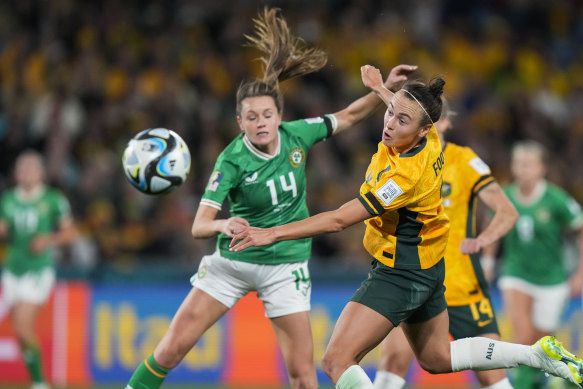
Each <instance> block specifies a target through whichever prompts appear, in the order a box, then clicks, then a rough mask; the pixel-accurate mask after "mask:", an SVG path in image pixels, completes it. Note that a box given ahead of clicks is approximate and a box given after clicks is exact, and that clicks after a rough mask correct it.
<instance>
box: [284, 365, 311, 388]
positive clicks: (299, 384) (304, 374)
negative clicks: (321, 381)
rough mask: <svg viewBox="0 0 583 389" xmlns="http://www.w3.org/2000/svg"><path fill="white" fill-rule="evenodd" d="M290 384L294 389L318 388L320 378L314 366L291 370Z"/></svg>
mask: <svg viewBox="0 0 583 389" xmlns="http://www.w3.org/2000/svg"><path fill="white" fill-rule="evenodd" d="M289 381H290V386H291V387H292V388H294V389H317V388H318V380H317V378H316V370H315V369H314V368H312V369H311V370H310V369H301V370H296V371H293V372H291V371H290V372H289Z"/></svg>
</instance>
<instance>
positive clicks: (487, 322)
mask: <svg viewBox="0 0 583 389" xmlns="http://www.w3.org/2000/svg"><path fill="white" fill-rule="evenodd" d="M447 312H448V315H449V333H450V334H451V335H452V337H453V338H454V339H462V338H468V337H472V336H483V334H499V333H500V331H499V330H498V323H497V321H496V315H495V314H494V309H493V307H492V303H491V300H490V299H489V298H487V297H484V298H482V299H481V300H479V301H476V302H473V303H470V304H467V305H459V306H448V307H447Z"/></svg>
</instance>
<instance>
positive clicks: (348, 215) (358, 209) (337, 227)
mask: <svg viewBox="0 0 583 389" xmlns="http://www.w3.org/2000/svg"><path fill="white" fill-rule="evenodd" d="M370 217H371V214H370V213H369V212H368V211H367V210H366V208H365V207H364V206H363V205H362V204H361V202H360V201H359V200H358V199H354V200H351V201H349V202H347V203H345V204H344V205H342V206H341V207H340V208H338V209H336V210H334V211H329V212H322V213H319V214H317V215H314V216H311V217H309V218H307V219H304V220H300V221H297V222H294V223H289V224H284V225H282V226H277V227H272V228H265V229H264V228H255V227H247V228H245V229H243V230H242V231H241V232H239V233H235V234H234V235H233V240H231V244H230V245H229V247H230V250H231V251H241V250H244V249H246V248H247V247H252V246H267V245H269V244H272V243H274V242H279V241H282V240H294V239H302V238H309V237H312V236H316V235H321V234H325V233H327V232H338V231H342V230H343V229H345V228H346V227H349V226H351V225H353V224H356V223H358V222H361V221H363V220H366V219H368V218H370Z"/></svg>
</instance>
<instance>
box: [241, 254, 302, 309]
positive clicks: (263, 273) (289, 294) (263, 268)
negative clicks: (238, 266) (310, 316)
mask: <svg viewBox="0 0 583 389" xmlns="http://www.w3.org/2000/svg"><path fill="white" fill-rule="evenodd" d="M248 265H249V266H251V272H252V274H253V280H254V282H253V283H254V285H255V287H256V289H257V297H258V298H259V299H260V300H261V301H262V302H263V306H264V307H265V316H267V317H268V318H277V317H282V316H288V315H291V314H294V313H298V312H309V311H310V308H311V305H310V299H311V295H312V281H311V277H310V271H309V269H308V261H301V262H292V263H281V264H277V265H253V264H248Z"/></svg>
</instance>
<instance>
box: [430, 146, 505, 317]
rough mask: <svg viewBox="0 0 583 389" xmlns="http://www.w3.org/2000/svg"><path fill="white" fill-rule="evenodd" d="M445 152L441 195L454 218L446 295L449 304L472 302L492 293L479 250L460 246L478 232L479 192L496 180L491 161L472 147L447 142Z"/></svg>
mask: <svg viewBox="0 0 583 389" xmlns="http://www.w3.org/2000/svg"><path fill="white" fill-rule="evenodd" d="M443 155H444V157H445V160H446V161H447V167H446V168H445V169H444V171H443V184H442V186H441V196H442V198H443V206H444V207H445V213H446V214H447V216H448V217H449V219H450V230H449V240H448V243H447V249H446V252H445V269H446V271H445V287H446V289H445V299H446V300H447V304H448V306H452V305H454V306H455V305H468V304H473V303H477V302H480V301H482V300H483V299H484V297H485V295H487V294H488V292H487V289H488V285H487V281H486V279H485V277H484V274H483V271H482V268H481V266H480V265H479V256H478V254H471V255H470V254H463V253H462V252H461V250H460V246H461V243H462V241H463V240H464V239H466V238H473V237H475V236H476V204H477V201H476V200H477V199H478V194H479V193H480V191H481V190H482V189H484V188H486V187H487V186H488V185H490V184H493V183H495V182H496V180H495V179H494V177H493V176H492V175H491V172H490V168H489V167H488V165H486V164H485V163H484V162H483V161H482V160H481V159H480V158H479V157H478V156H477V155H476V153H474V151H473V150H472V149H470V148H469V147H463V146H459V145H456V144H453V143H445V147H444V149H443ZM485 291H486V292H485ZM481 308H482V310H489V309H487V308H486V307H481Z"/></svg>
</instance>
